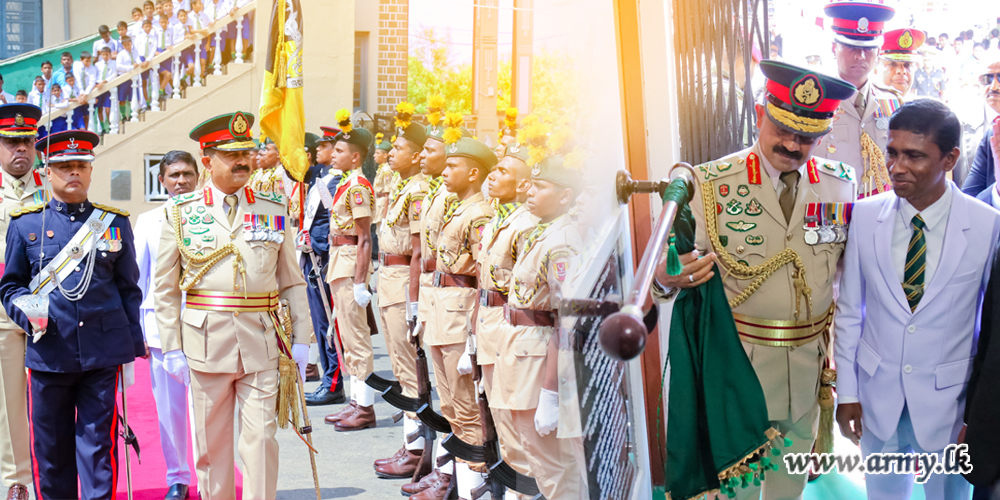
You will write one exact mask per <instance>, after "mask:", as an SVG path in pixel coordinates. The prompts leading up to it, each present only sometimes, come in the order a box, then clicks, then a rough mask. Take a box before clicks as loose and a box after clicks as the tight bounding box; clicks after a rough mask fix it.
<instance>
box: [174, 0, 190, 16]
mask: <svg viewBox="0 0 1000 500" xmlns="http://www.w3.org/2000/svg"><path fill="white" fill-rule="evenodd" d="M173 4H174V15H175V16H176V15H177V11H179V10H181V9H184V11H185V12H191V0H173Z"/></svg>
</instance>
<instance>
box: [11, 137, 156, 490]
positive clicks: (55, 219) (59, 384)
mask: <svg viewBox="0 0 1000 500" xmlns="http://www.w3.org/2000/svg"><path fill="white" fill-rule="evenodd" d="M99 141H100V138H99V137H98V136H97V135H96V134H94V133H92V132H88V131H83V130H68V131H65V132H60V133H56V134H52V135H51V136H49V137H48V138H47V139H43V140H42V141H39V143H37V144H36V145H35V147H36V148H38V149H39V150H41V151H42V152H43V153H44V154H45V155H46V157H47V159H48V166H47V168H46V175H47V176H48V180H49V182H51V184H52V200H51V201H49V202H48V203H47V204H45V203H39V204H36V205H31V206H29V207H24V208H20V209H17V210H14V211H13V212H11V221H10V225H9V226H8V228H7V247H6V256H5V257H6V259H5V260H6V269H5V272H4V275H3V278H2V279H0V297H2V300H3V306H4V309H5V310H6V311H7V314H8V315H9V316H10V319H11V320H12V321H13V322H14V323H16V324H17V325H18V326H20V328H21V329H22V330H24V331H27V332H31V337H32V340H31V341H30V342H28V347H27V353H26V357H25V361H24V364H25V366H26V367H27V368H28V369H29V370H30V372H29V383H28V387H29V389H28V418H29V421H30V430H29V435H30V436H31V440H32V444H31V445H32V468H33V472H34V477H35V495H36V496H37V497H38V498H88V499H89V498H114V496H115V488H116V486H117V485H116V479H117V477H118V459H119V454H118V447H117V437H118V431H119V423H118V409H117V406H116V399H117V395H118V393H117V389H118V387H119V380H120V378H121V373H122V365H124V364H125V363H130V362H132V361H134V360H135V358H137V357H143V358H145V357H148V354H147V351H146V345H145V341H144V338H143V334H142V328H141V325H140V323H139V305H140V303H141V302H142V290H140V289H139V286H138V285H137V284H136V283H137V282H138V280H139V268H138V266H137V265H136V260H135V246H134V241H133V236H132V228H131V226H130V225H129V221H128V212H125V211H123V210H119V209H117V208H113V207H108V206H104V205H100V204H97V203H92V202H91V201H90V200H89V199H88V197H87V191H88V189H89V187H90V183H91V174H92V172H93V167H92V166H91V162H93V160H94V146H96V145H97V144H98V142H99ZM46 299H47V300H46ZM78 481H79V491H78V490H77V484H78Z"/></svg>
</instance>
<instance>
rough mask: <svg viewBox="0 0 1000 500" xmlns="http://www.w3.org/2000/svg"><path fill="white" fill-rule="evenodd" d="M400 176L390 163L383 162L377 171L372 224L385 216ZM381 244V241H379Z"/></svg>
mask: <svg viewBox="0 0 1000 500" xmlns="http://www.w3.org/2000/svg"><path fill="white" fill-rule="evenodd" d="M397 180H398V177H397V176H396V172H393V171H392V169H391V168H389V163H388V162H386V163H383V164H382V166H380V167H379V168H378V171H377V172H375V181H374V182H372V190H374V191H375V215H374V216H373V217H372V224H375V223H378V222H381V221H382V219H383V218H385V211H386V209H387V208H389V195H390V193H391V192H392V187H393V185H395V183H396V181H397ZM379 245H380V246H381V243H379Z"/></svg>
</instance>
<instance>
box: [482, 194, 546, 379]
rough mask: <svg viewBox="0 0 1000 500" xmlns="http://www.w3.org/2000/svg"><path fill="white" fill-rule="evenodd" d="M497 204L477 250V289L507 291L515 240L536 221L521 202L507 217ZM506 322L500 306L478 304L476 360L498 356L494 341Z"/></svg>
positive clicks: (487, 360) (484, 361)
mask: <svg viewBox="0 0 1000 500" xmlns="http://www.w3.org/2000/svg"><path fill="white" fill-rule="evenodd" d="M505 209H506V208H505V207H500V208H499V209H498V210H497V212H496V215H494V216H493V219H491V220H490V222H489V224H487V225H486V229H485V230H484V231H483V251H482V252H479V265H478V267H479V288H481V289H483V290H490V291H498V292H501V293H503V294H505V295H506V294H508V293H510V285H511V274H512V273H513V271H514V263H515V262H516V261H517V242H518V241H519V240H520V239H521V238H523V237H524V236H525V235H526V233H528V232H530V231H531V230H532V229H534V227H535V225H536V224H537V222H538V220H537V219H536V218H535V217H534V216H533V215H531V213H530V212H528V207H527V206H526V205H524V204H523V203H519V204H517V206H516V207H515V208H513V211H511V212H510V213H508V214H507V215H506V216H502V215H501V212H502V211H503V210H505ZM504 324H505V320H504V317H503V307H487V306H483V305H480V307H479V324H477V325H476V342H477V350H476V361H477V362H478V363H479V364H480V365H492V364H493V361H494V360H495V359H496V357H497V356H498V355H499V352H498V351H499V348H498V346H497V344H498V343H499V341H500V335H501V331H502V328H503V325H504Z"/></svg>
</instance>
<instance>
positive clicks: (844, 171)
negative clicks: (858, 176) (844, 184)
mask: <svg viewBox="0 0 1000 500" xmlns="http://www.w3.org/2000/svg"><path fill="white" fill-rule="evenodd" d="M840 178H841V179H847V180H849V181H853V180H854V168H852V167H851V166H849V165H846V164H844V162H840Z"/></svg>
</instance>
